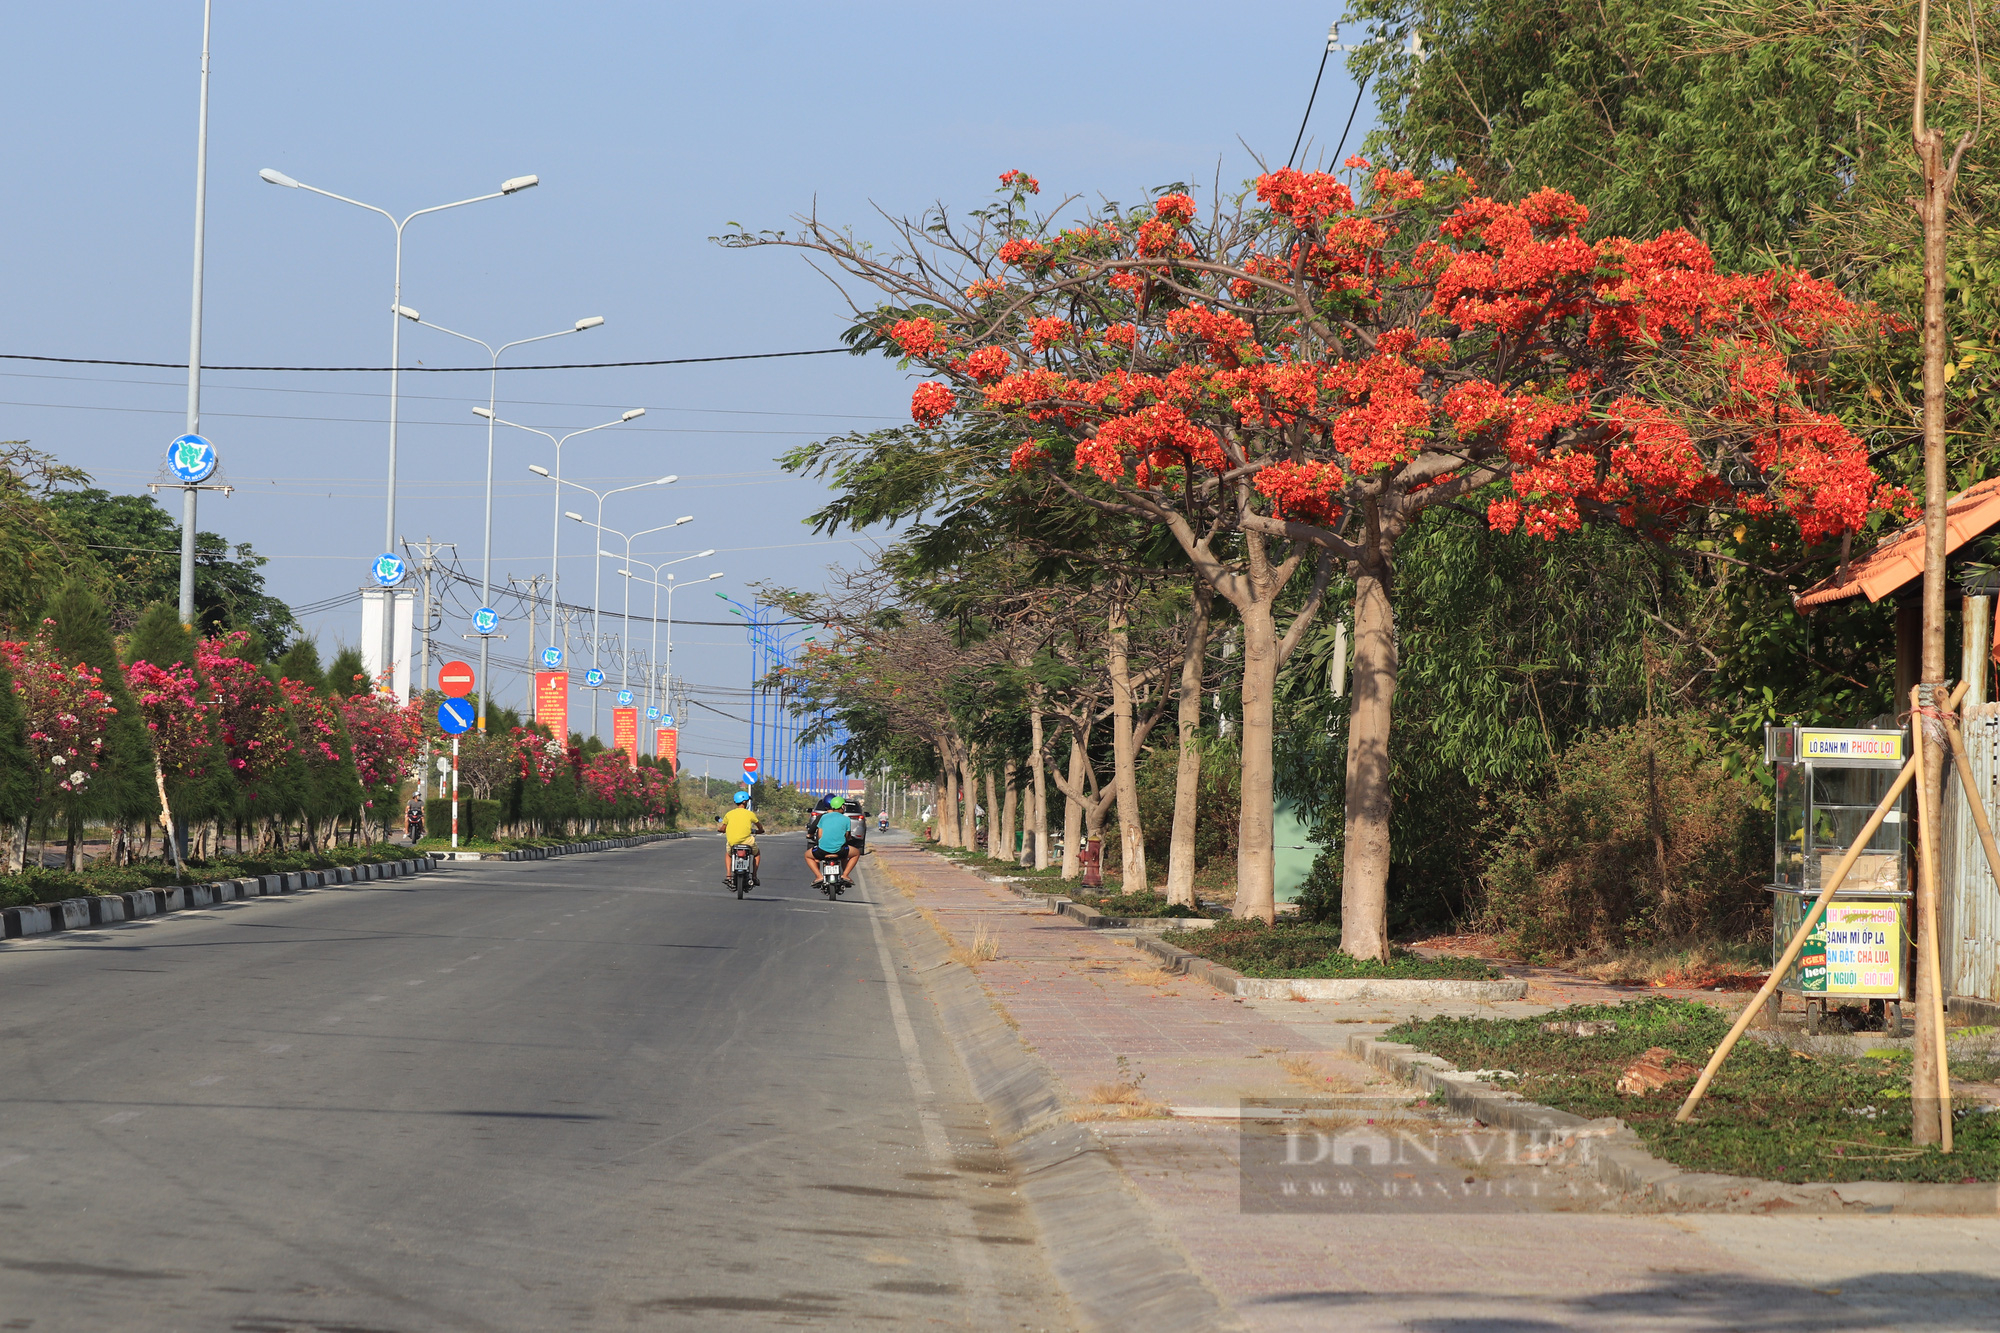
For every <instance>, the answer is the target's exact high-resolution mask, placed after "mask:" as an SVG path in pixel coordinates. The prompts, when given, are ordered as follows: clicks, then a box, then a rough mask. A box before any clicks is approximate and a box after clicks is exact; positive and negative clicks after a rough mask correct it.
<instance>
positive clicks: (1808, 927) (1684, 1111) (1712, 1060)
mask: <svg viewBox="0 0 2000 1333" xmlns="http://www.w3.org/2000/svg"><path fill="white" fill-rule="evenodd" d="M1965 690H1966V686H1965V682H1963V681H1960V682H1959V684H1958V685H1957V686H1956V687H1955V688H1954V689H1953V690H1952V692H1951V702H1950V703H1948V704H1946V705H1945V707H1946V710H1947V711H1949V710H1950V709H1953V708H1956V707H1958V701H1959V699H1961V698H1962V697H1964V694H1965ZM1911 749H1912V754H1911V756H1910V759H1909V761H1908V762H1907V763H1905V764H1904V765H1903V771H1902V772H1900V773H1898V774H1897V775H1896V781H1895V783H1894V784H1893V785H1891V786H1890V788H1889V792H1888V795H1886V796H1884V797H1883V798H1882V803H1881V804H1880V805H1878V806H1876V807H1875V813H1874V814H1872V815H1870V816H1868V822H1867V823H1866V824H1864V825H1862V826H1861V835H1860V836H1859V837H1857V838H1856V839H1855V840H1854V845H1853V846H1852V847H1850V848H1848V849H1847V855H1845V856H1843V857H1841V858H1840V864H1839V865H1837V866H1835V867H1834V868H1833V874H1831V875H1829V876H1828V877H1827V881H1826V886H1825V887H1824V888H1822V889H1821V890H1820V891H1819V897H1818V898H1816V899H1814V900H1813V905H1812V906H1811V907H1810V908H1808V909H1807V911H1806V915H1805V920H1803V921H1801V922H1800V923H1799V929H1798V933H1797V934H1796V935H1793V936H1792V942H1791V943H1790V944H1788V945H1786V946H1785V952H1784V953H1783V954H1782V955H1781V956H1780V957H1779V959H1778V963H1777V966H1775V967H1773V968H1772V969H1771V975H1770V976H1769V977H1768V978H1766V979H1765V982H1764V984H1763V986H1761V987H1760V988H1759V989H1758V991H1757V994H1756V996H1755V998H1753V999H1752V1000H1751V1001H1750V1003H1749V1004H1747V1005H1745V1006H1743V1012H1742V1013H1740V1014H1738V1015H1737V1016H1736V1022H1735V1023H1733V1024H1732V1025H1731V1026H1730V1028H1729V1033H1728V1035H1727V1036H1725V1037H1724V1038H1723V1039H1722V1041H1721V1043H1720V1044H1718V1045H1717V1046H1716V1048H1715V1053H1714V1054H1713V1055H1710V1056H1709V1057H1708V1064H1707V1065H1706V1066H1705V1067H1703V1069H1702V1071H1701V1077H1700V1078H1698V1079H1696V1080H1695V1083H1694V1087H1693V1088H1692V1089H1691V1090H1690V1091H1689V1092H1688V1095H1687V1100H1686V1101H1684V1102H1682V1103H1681V1109H1680V1110H1679V1111H1677V1112H1676V1113H1675V1114H1674V1123H1675V1124H1677V1125H1679V1124H1686V1123H1687V1119H1688V1117H1689V1116H1691V1115H1693V1114H1694V1108H1695V1107H1696V1106H1698V1105H1700V1104H1701V1099H1702V1097H1703V1095H1704V1094H1706V1093H1707V1092H1708V1085H1709V1084H1710V1083H1712V1082H1713V1081H1714V1080H1715V1072H1716V1071H1717V1070H1718V1069H1720V1068H1722V1062H1723V1061H1724V1060H1727V1059H1728V1058H1729V1053H1730V1052H1731V1051H1733V1050H1735V1049H1736V1043H1737V1041H1738V1040H1740V1039H1741V1038H1742V1036H1743V1031H1744V1029H1745V1028H1747V1027H1749V1026H1750V1020H1751V1019H1752V1018H1753V1017H1755V1016H1756V1013H1757V1011H1758V1010H1759V1009H1761V1008H1763V1006H1764V1002H1765V1001H1766V1000H1769V999H1770V998H1771V996H1772V995H1773V994H1775V993H1776V991H1777V989H1778V983H1779V982H1781V981H1783V980H1784V976H1785V973H1786V972H1787V971H1789V970H1790V968H1791V966H1792V964H1793V962H1794V961H1796V960H1797V958H1798V956H1799V950H1800V949H1802V948H1804V947H1805V942H1806V936H1808V935H1810V934H1812V928H1813V926H1814V925H1815V924H1817V923H1818V921H1819V919H1820V916H1821V915H1822V914H1823V913H1824V912H1825V911H1826V905H1827V904H1828V903H1830V902H1832V901H1833V895H1834V893H1835V892H1836V891H1837V890H1838V889H1839V888H1840V886H1841V883H1842V882H1843V881H1844V880H1846V878H1847V872H1848V871H1850V870H1852V869H1853V868H1854V863H1855V862H1856V861H1858V860H1860V859H1861V853H1862V851H1863V850H1864V849H1866V848H1867V846H1868V844H1869V842H1870V841H1871V840H1872V839H1873V838H1874V837H1875V831H1876V830H1877V829H1879V828H1881V827H1882V820H1883V819H1884V817H1886V816H1887V815H1888V813H1889V810H1890V807H1892V806H1893V805H1895V803H1896V799H1897V798H1898V797H1900V796H1901V795H1902V794H1903V789H1904V788H1905V787H1907V786H1909V785H1910V779H1911V778H1912V777H1914V776H1915V775H1916V771H1917V759H1916V755H1915V753H1914V751H1915V746H1914V745H1912V747H1911Z"/></svg>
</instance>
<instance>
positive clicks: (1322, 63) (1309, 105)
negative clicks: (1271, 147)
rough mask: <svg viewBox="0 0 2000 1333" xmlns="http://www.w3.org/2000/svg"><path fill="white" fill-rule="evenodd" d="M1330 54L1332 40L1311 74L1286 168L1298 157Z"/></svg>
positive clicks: (1320, 55) (1322, 52)
mask: <svg viewBox="0 0 2000 1333" xmlns="http://www.w3.org/2000/svg"><path fill="white" fill-rule="evenodd" d="M1332 54H1333V42H1332V41H1331V40H1329V41H1328V42H1327V44H1326V47H1325V49H1324V50H1322V51H1321V52H1320V53H1319V73H1318V74H1315V75H1313V90H1312V93H1311V95H1310V96H1308V97H1307V98H1306V113H1305V114H1304V115H1303V116H1300V117H1299V137H1298V138H1296V139H1294V140H1292V153H1291V156H1290V157H1287V158H1286V159H1285V167H1286V169H1287V170H1289V169H1290V168H1291V165H1292V163H1293V162H1294V161H1295V160H1296V159H1297V158H1298V155H1299V145H1300V144H1302V143H1304V142H1305V141H1306V122H1307V121H1309V120H1311V119H1312V113H1313V102H1314V101H1315V100H1317V99H1318V97H1319V81H1320V78H1321V76H1322V75H1324V74H1325V73H1326V58H1327V57H1328V56H1330V55H1332Z"/></svg>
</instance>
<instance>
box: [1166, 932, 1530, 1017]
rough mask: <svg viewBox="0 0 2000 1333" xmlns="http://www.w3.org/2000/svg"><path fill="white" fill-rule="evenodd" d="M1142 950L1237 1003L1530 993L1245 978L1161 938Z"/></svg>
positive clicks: (1365, 980)
mask: <svg viewBox="0 0 2000 1333" xmlns="http://www.w3.org/2000/svg"><path fill="white" fill-rule="evenodd" d="M1133 942H1134V943H1135V944H1137V945H1138V946H1139V947H1140V948H1141V949H1144V950H1145V951H1146V952H1147V953H1149V954H1152V955H1153V956H1154V957H1155V958H1158V959H1159V960H1160V961H1161V962H1163V963H1165V964H1166V965H1167V970H1168V971H1170V972H1178V973H1181V974H1182V975H1185V976H1190V977H1195V978H1198V979H1200V980H1202V981H1205V982H1207V983H1208V984H1209V985H1211V986H1213V987H1215V988H1216V989H1217V990H1219V991H1221V992H1222V993H1223V994H1224V995H1234V996H1235V997H1237V998H1238V999H1241V1000H1390V1001H1402V1002H1404V1003H1407V1004H1437V1003H1439V1002H1441V1001H1445V1000H1520V999H1525V998H1526V997H1527V994H1528V983H1527V982H1526V981H1522V980H1518V979H1515V980H1506V979H1503V980H1500V981H1418V980H1405V979H1402V978H1395V977H1246V976H1244V975H1243V974H1242V973H1241V972H1238V971H1237V970H1236V969H1234V968H1230V967H1224V966H1223V965H1222V964H1220V963H1215V962H1210V961H1209V960H1208V959H1206V958H1203V957H1201V956H1200V955H1199V954H1192V953H1189V952H1188V951H1187V950H1186V949H1183V948H1181V947H1180V946H1179V945H1175V944H1168V943H1167V942H1166V941H1165V940H1150V939H1143V938H1142V939H1138V940H1135V941H1133Z"/></svg>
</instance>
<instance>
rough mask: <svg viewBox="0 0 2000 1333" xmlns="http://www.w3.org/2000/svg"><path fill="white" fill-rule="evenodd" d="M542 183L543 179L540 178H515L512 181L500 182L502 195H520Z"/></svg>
mask: <svg viewBox="0 0 2000 1333" xmlns="http://www.w3.org/2000/svg"><path fill="white" fill-rule="evenodd" d="M541 183H542V178H541V177H540V176H515V177H514V178H512V179H511V180H504V181H501V182H500V193H502V194H518V193H520V192H521V191H522V190H532V189H534V188H535V187H536V186H537V185H540V184H541Z"/></svg>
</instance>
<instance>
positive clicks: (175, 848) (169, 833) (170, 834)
mask: <svg viewBox="0 0 2000 1333" xmlns="http://www.w3.org/2000/svg"><path fill="white" fill-rule="evenodd" d="M153 787H154V789H155V790H157V791H158V792H159V793H160V829H161V834H162V836H161V842H160V850H161V851H162V852H165V853H167V854H168V855H169V856H171V858H172V859H173V863H174V869H175V870H177V871H179V872H181V873H182V874H186V873H187V866H186V864H185V863H184V862H182V860H181V848H180V844H179V843H178V842H176V841H175V840H174V811H173V807H172V806H170V805H168V804H167V773H166V770H165V769H163V768H161V767H160V757H159V756H158V755H157V754H156V755H154V756H153ZM148 841H151V839H150V838H149V839H148Z"/></svg>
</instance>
